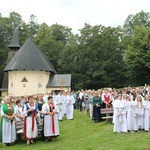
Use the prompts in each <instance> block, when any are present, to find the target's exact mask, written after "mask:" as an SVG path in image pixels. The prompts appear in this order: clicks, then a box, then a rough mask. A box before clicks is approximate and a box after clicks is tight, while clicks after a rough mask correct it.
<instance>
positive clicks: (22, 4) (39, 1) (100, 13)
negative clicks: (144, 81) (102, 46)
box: [0, 0, 150, 33]
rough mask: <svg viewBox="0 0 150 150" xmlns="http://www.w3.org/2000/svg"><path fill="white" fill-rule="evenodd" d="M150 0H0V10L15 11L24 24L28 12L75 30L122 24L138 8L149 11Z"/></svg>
mask: <svg viewBox="0 0 150 150" xmlns="http://www.w3.org/2000/svg"><path fill="white" fill-rule="evenodd" d="M149 4H150V0H0V13H1V14H2V16H3V17H9V14H10V12H13V11H14V12H17V13H19V14H20V15H21V16H22V19H23V20H24V21H25V22H26V23H27V22H28V21H29V18H30V15H31V14H34V15H35V16H36V19H37V22H38V23H39V24H42V23H43V22H45V23H46V24H48V25H49V26H51V25H52V24H55V23H58V24H60V25H64V26H67V27H70V28H72V31H73V33H78V32H79V31H78V30H79V29H82V28H83V27H84V23H88V24H90V25H91V26H94V25H100V24H101V25H104V26H106V27H107V26H112V27H117V26H118V25H120V26H122V25H123V24H124V21H125V20H126V18H127V17H128V16H129V15H130V14H133V15H135V14H136V13H139V12H140V11H142V10H143V11H144V12H149V13H150V7H149Z"/></svg>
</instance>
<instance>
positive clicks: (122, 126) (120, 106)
mask: <svg viewBox="0 0 150 150" xmlns="http://www.w3.org/2000/svg"><path fill="white" fill-rule="evenodd" d="M113 107H114V111H115V119H114V132H127V122H126V102H125V101H124V100H115V103H114V105H113Z"/></svg>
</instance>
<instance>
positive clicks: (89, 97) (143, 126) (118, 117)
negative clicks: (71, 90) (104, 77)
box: [77, 87, 150, 133]
mask: <svg viewBox="0 0 150 150" xmlns="http://www.w3.org/2000/svg"><path fill="white" fill-rule="evenodd" d="M77 107H78V109H79V110H80V111H83V112H84V114H85V115H87V112H89V116H90V118H91V119H92V120H93V121H94V122H95V123H97V122H100V121H102V115H101V108H113V114H112V115H113V120H112V123H113V124H114V130H113V132H131V133H133V132H140V131H142V130H145V131H150V88H149V87H148V88H139V87H137V88H131V87H129V88H124V89H121V90H116V89H111V88H105V89H103V90H98V91H94V90H81V91H79V92H78V95H77ZM110 115H111V114H110Z"/></svg>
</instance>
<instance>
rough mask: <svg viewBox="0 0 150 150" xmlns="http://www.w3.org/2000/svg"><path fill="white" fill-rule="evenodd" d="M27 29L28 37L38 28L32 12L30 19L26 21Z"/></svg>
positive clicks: (33, 35) (34, 34) (34, 33)
mask: <svg viewBox="0 0 150 150" xmlns="http://www.w3.org/2000/svg"><path fill="white" fill-rule="evenodd" d="M28 29H29V33H30V37H32V38H33V37H35V36H36V34H37V32H38V30H39V24H38V23H37V19H36V16H35V15H34V14H32V15H30V19H29V22H28Z"/></svg>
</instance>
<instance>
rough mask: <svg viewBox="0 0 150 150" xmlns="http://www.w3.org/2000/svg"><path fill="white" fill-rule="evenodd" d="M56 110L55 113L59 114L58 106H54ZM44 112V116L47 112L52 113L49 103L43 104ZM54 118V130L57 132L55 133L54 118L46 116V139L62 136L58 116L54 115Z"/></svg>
mask: <svg viewBox="0 0 150 150" xmlns="http://www.w3.org/2000/svg"><path fill="white" fill-rule="evenodd" d="M54 108H55V109H54V111H57V112H59V109H58V107H57V105H54ZM42 112H43V113H44V114H46V113H47V112H50V108H49V105H48V103H45V104H43V106H42ZM53 117H54V130H55V132H54V133H53V131H52V116H50V115H44V136H45V137H48V136H58V135H59V134H60V132H59V123H58V117H57V114H54V116H53Z"/></svg>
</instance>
